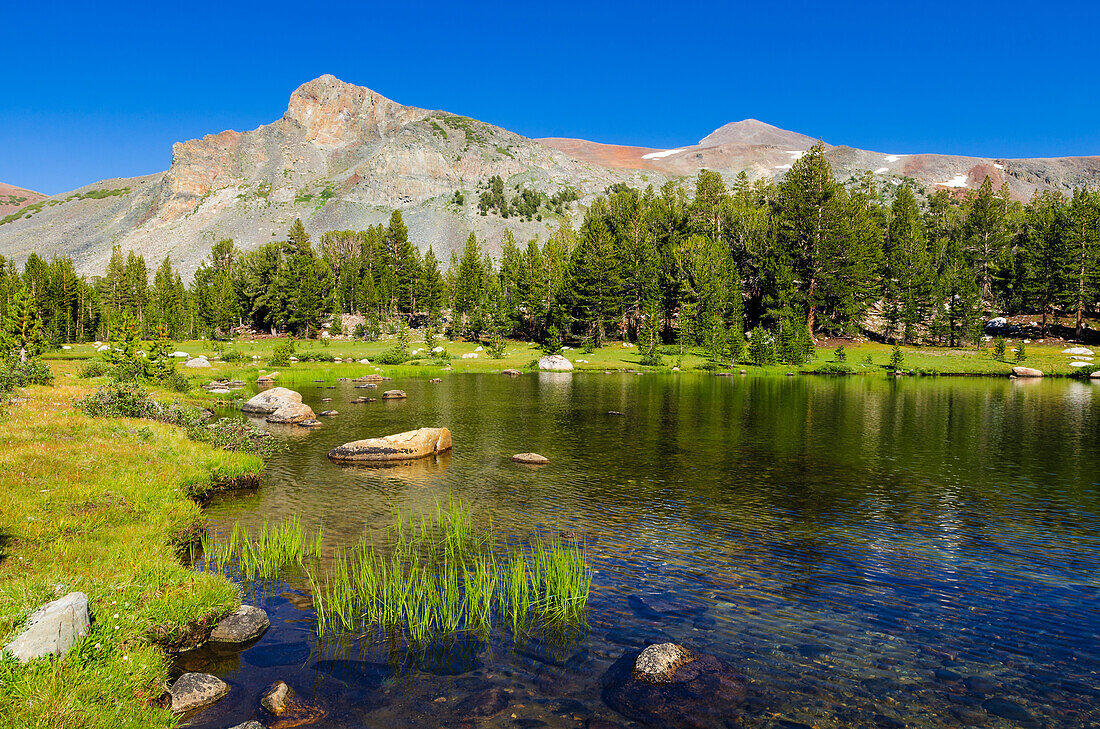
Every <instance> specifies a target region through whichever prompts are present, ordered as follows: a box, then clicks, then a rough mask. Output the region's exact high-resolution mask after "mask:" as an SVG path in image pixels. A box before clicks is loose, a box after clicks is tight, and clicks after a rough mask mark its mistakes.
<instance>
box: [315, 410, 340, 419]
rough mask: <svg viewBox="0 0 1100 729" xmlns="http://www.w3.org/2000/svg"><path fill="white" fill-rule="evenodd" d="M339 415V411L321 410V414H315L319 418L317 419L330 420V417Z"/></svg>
mask: <svg viewBox="0 0 1100 729" xmlns="http://www.w3.org/2000/svg"><path fill="white" fill-rule="evenodd" d="M339 414H340V411H339V410H322V411H321V412H319V413H317V417H319V418H331V417H332V416H334V415H339Z"/></svg>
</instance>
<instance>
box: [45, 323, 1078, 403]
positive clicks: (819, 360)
mask: <svg viewBox="0 0 1100 729" xmlns="http://www.w3.org/2000/svg"><path fill="white" fill-rule="evenodd" d="M393 341H394V340H393V339H386V338H384V339H381V340H379V341H377V342H365V341H361V340H333V341H332V342H331V343H330V344H329V345H328V346H323V345H322V344H321V343H320V342H318V341H304V342H303V341H298V342H296V343H295V349H296V352H297V354H298V355H300V354H301V353H303V352H310V351H313V352H320V353H324V354H326V355H332V356H334V357H339V358H341V359H346V358H348V357H353V358H354V359H355V360H357V361H356V362H355V363H331V362H296V363H293V364H291V365H289V366H287V367H278V368H275V367H271V366H270V365H268V364H267V361H268V360H269V359H270V357H271V351H272V349H273V348H274V347H275V346H276V345H278V344H284V343H286V339H283V338H267V339H256V340H238V341H235V342H233V343H232V344H231V345H228V347H229V348H231V349H233V350H235V351H238V352H240V353H241V355H242V356H243V360H242V361H241V362H235V363H225V362H216V363H215V365H214V367H213V368H212V369H209V370H196V371H189V370H183V371H184V372H185V373H186V374H188V375H189V376H192V377H195V378H199V379H201V380H202V381H203V382H205V381H208V380H211V379H215V378H219V377H229V378H231V379H232V378H237V379H242V380H246V381H249V380H255V378H256V376H258V374H259V373H260V372H262V371H268V372H271V371H275V370H276V369H277V370H278V371H279V373H280V377H279V381H280V383H283V384H288V385H293V384H295V383H302V382H309V381H310V380H314V379H326V378H336V377H358V376H360V375H364V374H369V373H375V372H377V373H381V374H383V375H386V376H390V377H415V376H424V377H439V376H440V375H441V373H442V372H443V369H442V367H443V365H442V363H440V361H439V360H432V359H420V360H413V361H411V362H407V363H405V364H402V365H375V364H373V362H374V360H375V359H376V358H377V357H378V355H380V354H381V353H382V352H383V351H385V350H387V349H389V348H390V347H392V346H393ZM437 343H438V344H439V345H440V346H443V347H445V348H446V349H447V352H448V353H449V354H450V355H451V359H450V360H449V361H448V362H447V363H446V364H447V365H449V366H450V367H451V368H452V369H451V370H450V371H451V372H454V373H458V372H499V371H500V370H502V369H507V368H513V369H520V370H524V369H530V368H531V365H532V363H533V362H535V361H537V360H538V358H539V357H541V356H542V352H541V351H540V350H539V348H538V346H537V345H535V344H532V343H530V342H521V341H508V342H507V343H506V346H505V356H504V357H503V358H502V359H490V358H489V356H488V353H487V352H485V351H481V352H478V353H477V354H478V357H477V359H462V358H461V355H462V354H464V353H470V352H474V351H475V349H476V348H477V347H478V346H479V344H480V343H478V342H451V341H447V340H440V341H438V342H437ZM1016 344H1017V340H1009V341H1008V343H1007V346H1008V348H1009V350H1011V349H1012V348H1013V347H1014V346H1016ZM177 346H178V348H179V349H180V350H182V351H185V352H190V353H191V354H206V355H208V356H214V355H215V354H216V351H215V349H214V346H213V343H212V342H209V341H187V342H182V343H180V344H179V345H177ZM481 346H483V345H481ZM1067 346H1071V345H1067V344H1065V343H1062V342H1058V343H1053V344H1048V343H1043V344H1039V343H1031V344H1028V345H1026V348H1027V360H1026V361H1025V362H1023V363H1022V364H1024V365H1026V366H1028V367H1035V368H1037V369H1040V370H1042V371H1043V372H1045V373H1047V374H1051V375H1071V374H1073V373H1074V372H1075V370H1074V368H1072V367H1070V366H1069V362H1070V361H1071V358H1070V357H1069V356H1067V355H1064V354H1062V353H1061V352H1062V350H1063V349H1065V348H1066V347H1067ZM845 347H846V349H847V361H846V363H845V364H846V365H847V366H848V367H849V368H850V369H851V370H852V374H854V375H874V376H883V375H885V374H886V372H887V371H888V364H889V362H890V353H891V347H890V345H886V344H876V343H871V342H862V343H858V342H847V343H846V345H845ZM424 348H425V345H424V342H423V340H422V339H421V338H420V336H419V335H417V334H415V333H414V334H413V336H412V337H411V338H410V341H409V349H410V351H412V350H416V349H424ZM661 349H662V355H663V364H662V366H660V367H647V366H644V365H642V364H641V353H640V352H639V351H638V347H636V346H632V347H625V346H623V344H622V343H620V342H609V343H607V344H605V346H603V347H601V348H600V349H597V350H595V351H594V352H592V353H590V354H586V353H585V352H584V351H583V350H581V349H577V348H572V349H569V350H566V351H564V352H562V354H564V355H565V356H566V358H567V359H569V360H570V361H571V362H573V366H574V367H575V368H576V369H577V370H579V371H604V370H610V371H623V370H637V371H658V372H668V371H670V370H671V369H672V368H673V367H674V366H679V367H680V369H681V371H695V370H700V371H718V372H739V371H740V370H742V369H743V370H745V371H746V373H747V374H748V375H749V376H780V377H781V376H784V375H786V373H788V372H795V373H800V372H817V371H822V372H825V373H827V372H828V370H829V369H831V368H833V365H832V364H831V363H835V357H834V353H833V350H832V348H824V347H819V348H817V350H816V352H815V357H814V359H813V360H811V361H810V362H807V363H805V364H802V365H794V366H791V365H782V364H778V365H771V366H766V367H757V366H754V365H748V364H740V363H739V364H736V365H730V364H722V365H720V366H717V367H715V366H714V365H711V364H709V363H708V362H707V357H706V352H705V350H704V349H703V348H702V347H694V348H689V349H688V350H687V351H686V352H685V354H684V355H683V357H682V358H681V357H680V355H679V349H678V348H677V347H676V346H673V345H666V346H664V347H662V348H661ZM1094 349H1095V347H1094ZM902 352H903V355H904V364H903V369H905V370H906V371H912V372H913V373H914V374H919V373H925V374H941V375H950V374H962V375H1003V376H1007V375H1008V374H1009V373H1010V372H1011V371H1012V367H1013V366H1015V364H1016V363H1015V362H1014V361H1012V352H1011V351H1009V352H1008V359H1009V361H1007V362H998V361H996V360H994V359H993V358H992V357H991V356H990V355H991V351H990V349H989V348H982V349H978V348H975V347H972V346H971V347H958V348H946V347H902ZM94 355H95V351H94V348H93V347H92V346H91V345H90V344H77V345H73V348H72V349H71V350H63V351H62V350H57V351H54V352H51V353H50V354H49V355H47V357H48V358H49V359H51V364H53V365H54V366H57V367H60V369H59V370H58V371H59V372H62V373H63V372H66V371H71V372H75V371H76V366H75V365H74V366H73V367H74V368H73V369H65V367H64V365H63V363H62V362H60V361H59V360H69V361H79V360H80V359H81V358H90V357H92V356H94ZM253 356H258V357H259V358H260V359H258V360H253V359H252V357H253ZM360 359H369V360H371V362H372V364H370V365H362V364H359V363H358V360H360ZM868 359H869V360H870V361H868ZM201 396H202V397H207V396H205V395H201Z"/></svg>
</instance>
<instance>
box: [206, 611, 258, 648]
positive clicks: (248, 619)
mask: <svg viewBox="0 0 1100 729" xmlns="http://www.w3.org/2000/svg"><path fill="white" fill-rule="evenodd" d="M270 625H271V621H270V620H268V618H267V613H266V612H265V611H264V610H262V609H260V608H258V607H254V606H252V605H241V606H240V607H239V608H237V609H236V610H235V611H234V612H232V613H230V614H229V615H226V616H225V617H224V618H222V619H221V620H219V621H218V624H217V625H215V626H214V630H213V631H211V633H210V640H212V641H214V642H215V643H247V642H248V641H250V640H252V639H254V638H259V637H260V636H261V635H263V632H264V631H265V630H267V629H268V626H270Z"/></svg>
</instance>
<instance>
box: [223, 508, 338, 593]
mask: <svg viewBox="0 0 1100 729" xmlns="http://www.w3.org/2000/svg"><path fill="white" fill-rule="evenodd" d="M322 538H323V530H322V529H321V528H318V530H317V532H316V533H315V534H314V535H313V536H312V537H307V536H306V533H305V531H304V530H303V529H302V522H301V519H299V518H298V517H291V518H289V519H285V520H284V521H282V522H280V523H279V524H275V525H269V524H268V523H267V522H264V523H263V524H262V525H261V526H260V529H259V531H258V532H257V534H256V536H255V537H253V536H252V535H251V534H250V533H249V531H248V529H247V528H246V527H242V526H241V525H240V523H239V522H238V523H236V524H234V525H233V530H232V531H231V532H230V533H229V538H228V539H227V540H224V541H223V540H219V539H218V536H217V534H214V535H212V536H208V535H203V539H202V553H203V568H204V569H205V570H208V571H213V572H219V573H225V572H226V570H227V569H228V568H229V567H230V566H232V565H236V566H237V568H238V569H239V571H240V574H241V576H242V577H244V578H245V579H248V580H261V581H265V582H266V581H270V580H273V579H275V577H276V576H277V574H278V573H279V571H280V570H282V569H284V568H285V567H287V566H288V565H291V564H298V565H301V564H302V562H303V560H304V559H305V558H306V557H307V556H310V555H317V554H319V553H320V551H321V540H322Z"/></svg>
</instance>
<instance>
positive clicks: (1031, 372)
mask: <svg viewBox="0 0 1100 729" xmlns="http://www.w3.org/2000/svg"><path fill="white" fill-rule="evenodd" d="M1012 374H1014V375H1016V376H1017V377H1042V376H1043V371H1042V370H1037V369H1033V368H1031V367H1013V368H1012Z"/></svg>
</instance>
